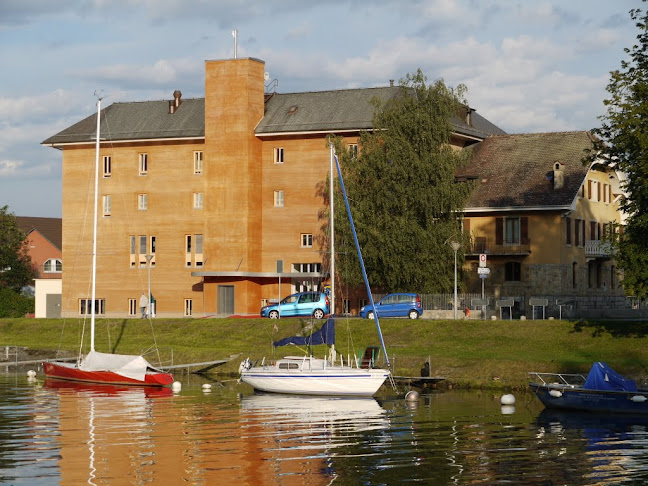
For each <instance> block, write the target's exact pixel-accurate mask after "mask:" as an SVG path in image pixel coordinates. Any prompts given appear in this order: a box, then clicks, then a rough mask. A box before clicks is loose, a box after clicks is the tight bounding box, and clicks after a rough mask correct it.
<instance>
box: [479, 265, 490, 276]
mask: <svg viewBox="0 0 648 486" xmlns="http://www.w3.org/2000/svg"><path fill="white" fill-rule="evenodd" d="M477 273H478V274H479V275H488V274H490V268H487V267H479V268H478V269H477Z"/></svg>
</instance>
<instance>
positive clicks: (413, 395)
mask: <svg viewBox="0 0 648 486" xmlns="http://www.w3.org/2000/svg"><path fill="white" fill-rule="evenodd" d="M418 399H419V394H418V392H417V391H414V390H410V391H408V392H407V395H405V400H407V401H408V402H416V401H417V400H418Z"/></svg>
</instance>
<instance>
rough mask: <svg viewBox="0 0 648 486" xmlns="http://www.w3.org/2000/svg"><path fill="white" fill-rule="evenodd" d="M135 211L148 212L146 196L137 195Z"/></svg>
mask: <svg viewBox="0 0 648 486" xmlns="http://www.w3.org/2000/svg"><path fill="white" fill-rule="evenodd" d="M137 209H138V210H139V211H147V210H148V194H138V195H137Z"/></svg>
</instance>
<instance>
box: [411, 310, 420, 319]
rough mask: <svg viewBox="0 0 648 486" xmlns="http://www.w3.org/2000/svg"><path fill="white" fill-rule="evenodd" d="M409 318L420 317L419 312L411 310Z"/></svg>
mask: <svg viewBox="0 0 648 486" xmlns="http://www.w3.org/2000/svg"><path fill="white" fill-rule="evenodd" d="M409 318H410V319H418V318H419V313H418V312H416V311H415V310H411V311H409Z"/></svg>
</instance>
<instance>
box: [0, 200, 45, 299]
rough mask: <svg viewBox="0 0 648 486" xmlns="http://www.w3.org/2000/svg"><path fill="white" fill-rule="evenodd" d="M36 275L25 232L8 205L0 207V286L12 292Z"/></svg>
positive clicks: (29, 282) (29, 283)
mask: <svg viewBox="0 0 648 486" xmlns="http://www.w3.org/2000/svg"><path fill="white" fill-rule="evenodd" d="M37 276H38V272H37V271H36V268H35V267H34V265H33V264H32V261H31V258H30V256H29V253H28V248H27V241H26V240H25V234H24V233H23V232H22V231H21V229H20V228H19V227H18V223H17V222H16V217H15V216H14V215H13V214H12V213H10V212H9V207H8V206H3V207H1V208H0V288H2V287H8V288H10V289H12V290H13V291H14V292H20V289H21V288H22V287H24V286H26V285H31V283H32V282H31V281H32V279H34V278H36V277H37Z"/></svg>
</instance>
